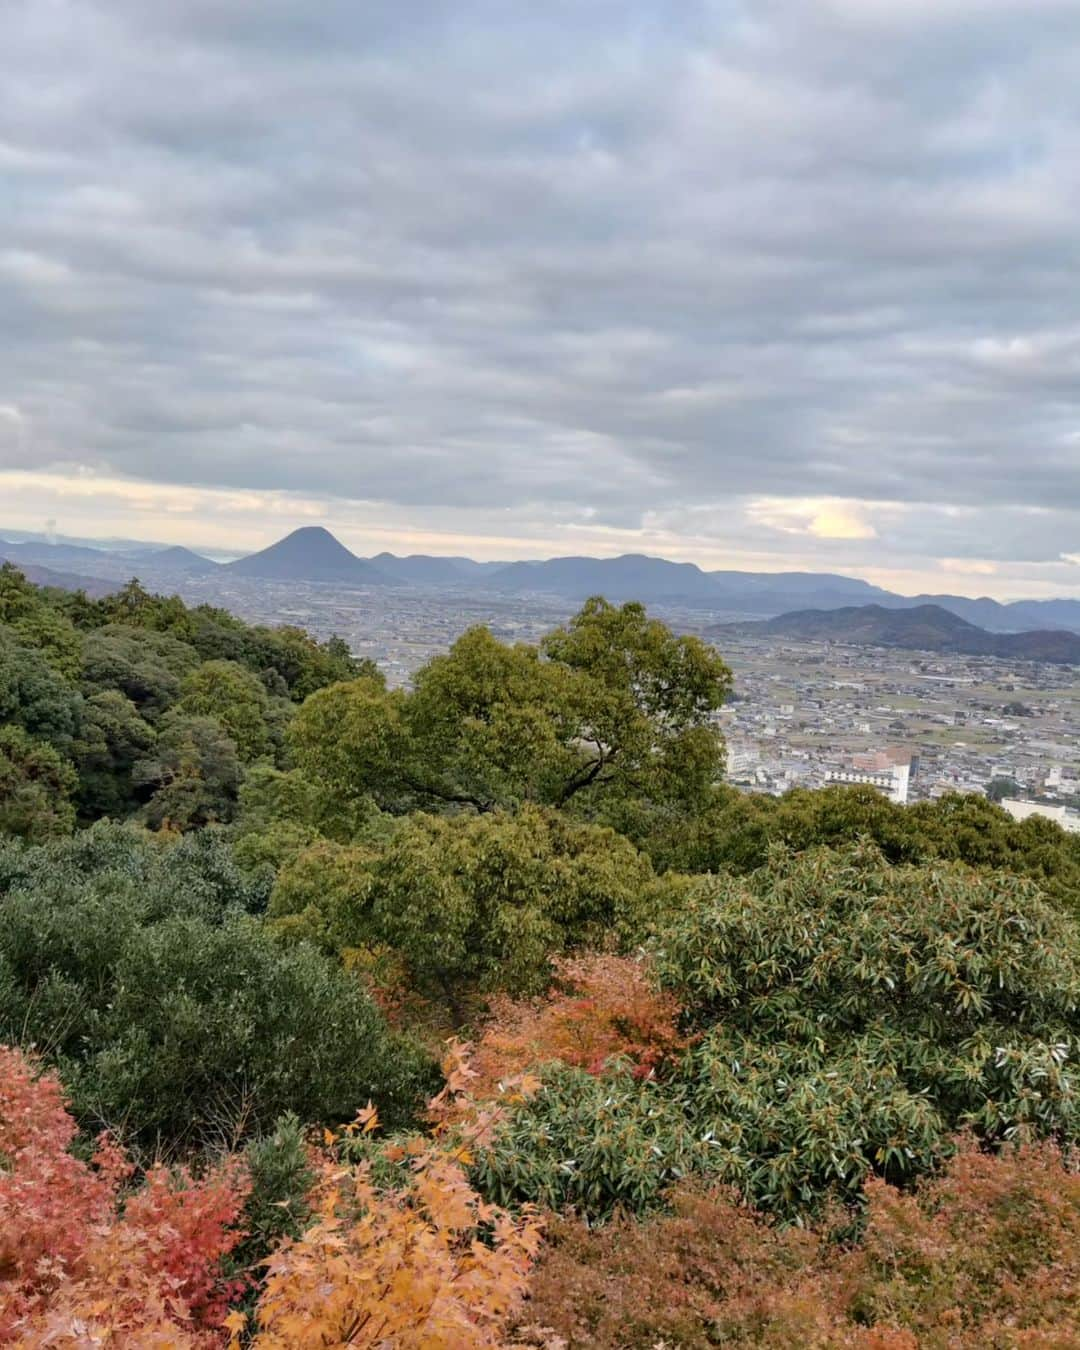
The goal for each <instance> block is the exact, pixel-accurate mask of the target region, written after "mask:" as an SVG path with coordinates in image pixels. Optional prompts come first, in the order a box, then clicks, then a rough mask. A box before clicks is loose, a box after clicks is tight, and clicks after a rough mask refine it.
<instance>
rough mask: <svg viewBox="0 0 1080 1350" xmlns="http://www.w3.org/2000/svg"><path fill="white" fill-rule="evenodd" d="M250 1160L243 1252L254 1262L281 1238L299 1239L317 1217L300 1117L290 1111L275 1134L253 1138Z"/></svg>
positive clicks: (248, 1150)
mask: <svg viewBox="0 0 1080 1350" xmlns="http://www.w3.org/2000/svg"><path fill="white" fill-rule="evenodd" d="M244 1162H245V1164H246V1166H247V1172H248V1176H249V1178H250V1180H251V1192H250V1194H249V1196H248V1200H247V1204H246V1205H245V1207H244V1222H243V1225H242V1226H243V1228H244V1230H245V1232H246V1233H247V1238H246V1239H245V1241H244V1244H243V1247H242V1248H241V1249H240V1251H239V1252H238V1253H237V1255H238V1257H239V1258H241V1260H242V1259H243V1258H246V1259H247V1261H248V1262H250V1261H254V1260H259V1259H261V1258H262V1257H263V1256H265V1255H266V1254H267V1253H268V1252H269V1251H270V1249H271V1248H272V1247H273V1246H274V1244H275V1243H276V1242H277V1241H278V1240H279V1239H281V1238H283V1237H291V1238H297V1237H299V1236H300V1234H301V1233H302V1232H303V1230H304V1227H305V1226H306V1224H307V1221H308V1219H309V1218H310V1217H311V1206H310V1204H309V1203H308V1196H309V1194H310V1193H311V1190H312V1187H313V1186H314V1185H315V1181H316V1173H315V1169H314V1168H313V1167H312V1165H311V1158H310V1155H309V1149H308V1144H307V1142H306V1140H305V1138H304V1126H303V1125H302V1123H301V1121H300V1118H299V1116H297V1115H296V1113H295V1112H292V1111H290V1112H287V1113H286V1114H285V1115H283V1116H282V1117H281V1118H280V1119H279V1120H278V1121H276V1122H275V1124H274V1128H273V1130H272V1131H271V1132H270V1133H269V1134H265V1135H262V1136H261V1137H260V1138H258V1139H253V1140H252V1141H251V1143H250V1144H248V1146H247V1148H246V1149H245V1150H244Z"/></svg>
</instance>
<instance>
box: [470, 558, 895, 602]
mask: <svg viewBox="0 0 1080 1350" xmlns="http://www.w3.org/2000/svg"><path fill="white" fill-rule="evenodd" d="M483 584H484V585H486V586H490V587H492V588H493V589H498V590H507V591H543V592H548V593H550V594H555V595H565V596H567V597H571V598H574V599H584V598H585V597H586V596H590V595H603V596H605V597H606V598H607V599H609V600H641V601H644V602H646V603H648V602H650V601H659V600H667V601H684V602H687V603H693V604H699V605H705V606H707V607H710V608H714V609H726V610H732V611H734V612H742V613H746V614H778V613H781V612H782V611H784V610H787V609H793V608H795V607H796V606H798V605H806V604H813V605H820V606H821V607H823V608H830V607H832V606H833V605H840V604H851V603H852V602H853V601H854V600H872V599H875V598H877V597H879V596H885V595H887V594H888V592H886V591H882V590H880V589H879V588H878V587H877V586H871V585H870V583H869V582H866V581H861V580H859V579H858V578H857V577H844V576H836V575H833V574H832V573H827V572H824V573H817V572H776V573H774V572H703V571H702V570H701V568H700V567H697V566H696V565H695V564H694V563H675V562H669V561H668V560H667V559H666V558H651V557H647V556H646V555H644V554H640V553H626V554H623V555H622V556H621V557H618V558H575V557H569V558H549V559H547V560H546V561H544V562H519V563H511V564H509V565H508V566H507V567H504V568H502V569H501V570H500V571H497V572H494V573H492V574H490V575H489V576H488V577H486V578H485V580H484V583H483Z"/></svg>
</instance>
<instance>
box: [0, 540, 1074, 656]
mask: <svg viewBox="0 0 1080 1350" xmlns="http://www.w3.org/2000/svg"><path fill="white" fill-rule="evenodd" d="M0 558H7V559H9V560H10V561H12V562H14V563H17V564H18V565H20V566H23V565H24V564H28V565H30V566H35V567H47V568H51V569H53V570H55V571H57V572H67V573H77V574H78V575H79V576H81V577H83V578H84V579H86V578H92V577H93V578H98V579H102V578H103V579H105V580H109V581H117V582H123V581H127V580H128V579H130V578H131V577H132V576H138V577H139V578H140V579H142V580H144V581H146V582H147V583H149V584H150V585H153V586H165V585H169V584H177V583H179V582H181V581H185V580H191V579H193V578H208V579H211V578H214V577H220V578H221V579H222V580H226V579H228V578H230V577H251V578H257V579H258V578H261V579H265V580H268V581H284V582H289V581H296V582H313V583H323V584H333V585H340V586H361V587H362V586H386V587H404V588H427V589H454V590H462V589H466V588H468V589H474V590H489V591H496V592H500V593H503V594H516V595H522V594H528V593H536V594H542V595H547V596H557V597H561V598H564V599H566V600H568V601H581V600H584V599H585V598H587V597H588V596H590V595H603V596H606V597H607V598H608V599H609V600H612V601H620V602H621V601H624V600H641V601H642V602H643V603H645V604H651V605H656V604H668V605H683V606H686V607H687V608H691V609H697V610H701V611H704V612H706V613H708V612H712V613H714V614H716V615H726V616H731V617H736V616H738V617H745V618H747V619H759V618H774V617H776V616H779V615H784V616H785V617H787V616H789V615H791V614H792V613H795V612H799V613H805V612H810V611H828V612H833V611H841V610H851V609H873V608H876V609H878V610H881V611H886V612H892V611H903V610H910V611H926V610H938V611H944V612H946V613H947V614H951V615H954V616H956V617H958V618H960V619H963V620H966V622H967V623H968V625H969V626H971V627H974V628H977V629H981V630H983V631H984V632H986V633H990V634H1009V633H1014V634H1015V633H1023V632H1026V631H1028V630H1033V629H1034V630H1038V631H1040V632H1048V631H1052V630H1057V631H1066V632H1072V633H1080V600H1072V599H1063V600H1018V601H1014V602H1012V603H1009V604H1002V603H1001V602H1000V601H997V600H992V599H990V598H989V597H982V598H980V599H977V600H973V599H970V598H969V597H967V596H962V595H916V596H905V595H897V594H894V593H893V592H891V591H886V590H883V589H882V588H881V587H879V586H874V585H872V584H871V583H870V582H868V581H863V580H861V579H860V578H859V577H849V576H843V575H840V574H838V573H833V572H734V571H712V572H708V571H705V570H703V569H702V568H700V567H697V566H696V565H695V564H694V563H679V562H672V561H670V560H669V559H667V558H653V557H648V556H646V555H645V554H640V553H627V554H623V555H622V556H621V557H618V558H589V557H566V558H547V559H543V560H536V561H527V562H476V561H475V560H474V559H472V558H465V557H442V556H439V555H434V554H410V555H408V556H405V557H399V556H397V555H395V554H393V553H379V554H377V555H376V556H375V557H373V558H360V557H358V556H357V555H356V554H355V553H352V552H350V551H349V549H347V548H346V547H345V545H344V544H342V543H341V541H340V540H338V539H336V538H335V537H334V536H333V535H332V534H331V533H330V531H329V530H327V529H324V528H323V527H322V526H320V525H309V526H305V527H303V528H301V529H298V530H293V531H292V533H291V534H288V535H286V536H285V538H283V539H279V540H278V541H277V543H274V544H271V545H270V546H269V547H268V548H264V549H261V550H260V551H259V552H258V553H252V554H250V555H249V556H248V557H244V558H239V559H237V560H236V561H235V562H228V563H217V562H214V561H212V560H211V559H210V558H205V557H203V556H202V555H201V554H199V553H197V552H194V551H193V550H191V549H189V548H183V547H178V546H177V547H172V548H166V547H163V546H158V547H156V548H154V547H151V546H147V545H135V544H131V545H130V546H128V547H125V548H123V549H119V548H110V549H106V548H90V547H87V546H86V545H85V544H83V543H80V544H65V543H51V542H44V541H26V540H24V541H21V542H16V541H12V542H6V541H4V540H3V539H0ZM924 621H925V620H922V621H920V620H919V619H918V618H916V619H915V620H913V621H912V622H913V623H916V624H918V623H919V622H924ZM931 627H932V625H931ZM882 631H883V632H887V631H888V630H887V629H886V628H883V629H882ZM897 631H901V630H899V629H898V630H897ZM903 631H904V632H910V631H911V630H910V629H904V630H903ZM1047 659H1050V658H1047Z"/></svg>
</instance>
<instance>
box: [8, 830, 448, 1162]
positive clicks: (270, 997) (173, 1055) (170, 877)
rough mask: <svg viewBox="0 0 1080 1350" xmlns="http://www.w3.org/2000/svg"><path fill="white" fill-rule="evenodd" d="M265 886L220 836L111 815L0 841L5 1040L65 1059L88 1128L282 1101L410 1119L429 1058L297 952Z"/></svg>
mask: <svg viewBox="0 0 1080 1350" xmlns="http://www.w3.org/2000/svg"><path fill="white" fill-rule="evenodd" d="M264 903H265V882H264V881H262V880H260V879H258V878H256V879H252V878H250V877H248V876H247V875H245V874H244V873H241V872H240V871H238V870H237V869H236V867H235V866H234V864H233V863H232V860H231V856H230V853H229V850H228V848H227V846H226V845H225V844H224V842H223V841H222V840H220V839H219V838H217V837H216V836H215V835H214V834H213V833H212V832H209V831H204V832H203V833H202V834H201V835H200V836H198V837H197V838H194V839H189V840H184V841H183V842H181V843H177V844H169V843H165V842H162V841H158V840H155V839H153V838H152V837H150V836H145V835H140V833H139V832H138V831H136V830H133V829H132V828H131V827H120V826H97V827H95V828H93V829H92V830H90V831H87V832H84V833H83V834H81V835H78V836H76V837H75V838H74V839H72V840H70V841H64V842H61V843H56V844H51V845H48V846H45V847H40V848H25V847H19V846H17V845H7V846H6V847H3V848H0V917H2V923H0V1040H4V1041H11V1042H15V1043H19V1044H35V1045H37V1046H38V1047H39V1049H40V1050H41V1051H42V1052H43V1053H44V1054H45V1055H46V1057H47V1059H48V1060H49V1061H50V1062H53V1063H56V1064H57V1065H58V1066H59V1068H60V1070H61V1073H62V1075H63V1077H64V1081H65V1083H66V1084H67V1086H68V1087H69V1089H70V1090H71V1092H72V1096H73V1102H74V1107H75V1110H76V1112H77V1113H78V1115H79V1117H80V1119H81V1120H82V1122H83V1123H84V1125H85V1126H86V1127H88V1128H97V1127H99V1126H100V1125H103V1124H105V1125H109V1126H112V1127H116V1128H119V1129H121V1130H123V1131H124V1132H126V1133H127V1134H129V1135H130V1136H131V1137H133V1138H134V1139H136V1140H137V1141H139V1142H140V1143H142V1144H143V1145H145V1146H147V1147H151V1148H153V1147H156V1146H157V1145H158V1144H163V1145H166V1146H168V1147H175V1146H178V1145H182V1146H195V1145H198V1144H202V1143H208V1142H214V1141H216V1142H221V1141H222V1140H226V1141H230V1142H231V1141H232V1139H233V1138H234V1137H240V1136H242V1135H244V1134H246V1133H249V1132H257V1131H259V1130H267V1129H269V1128H270V1127H271V1125H272V1124H273V1122H274V1121H275V1120H276V1119H277V1118H278V1117H279V1116H280V1115H281V1114H282V1113H283V1112H286V1111H290V1110H295V1111H299V1112H302V1113H303V1115H304V1118H305V1119H308V1120H322V1121H326V1122H329V1123H336V1122H339V1121H341V1120H347V1119H349V1118H351V1116H352V1115H353V1114H354V1113H355V1111H356V1110H357V1109H358V1107H359V1106H360V1105H363V1104H364V1103H365V1102H366V1101H367V1099H368V1098H369V1097H371V1098H373V1099H374V1100H375V1101H376V1103H378V1104H379V1105H380V1109H381V1110H382V1111H383V1112H384V1113H385V1114H386V1116H387V1119H388V1120H391V1121H394V1120H398V1121H400V1120H402V1119H403V1118H406V1117H407V1116H408V1114H409V1112H410V1111H411V1110H412V1108H413V1107H414V1105H415V1102H416V1099H417V1097H418V1095H419V1093H418V1089H419V1088H421V1087H422V1086H423V1087H426V1086H427V1081H425V1075H429V1074H430V1069H429V1067H428V1066H427V1064H426V1061H425V1060H424V1059H423V1057H422V1056H420V1055H419V1054H418V1052H417V1051H415V1050H414V1049H412V1048H411V1047H410V1046H409V1045H408V1044H407V1043H403V1042H401V1041H400V1039H398V1038H395V1037H393V1036H391V1034H390V1033H389V1032H388V1030H387V1028H386V1025H385V1023H384V1022H383V1020H382V1017H381V1015H380V1014H379V1013H378V1011H377V1010H376V1009H375V1007H374V1006H373V1005H372V1003H371V1002H370V1000H369V999H368V997H367V995H366V994H365V993H364V992H363V990H362V989H361V988H360V986H359V984H358V983H357V982H356V981H355V980H354V979H353V978H352V977H351V976H349V975H348V974H347V973H346V972H344V971H343V970H342V969H341V968H340V967H339V966H338V965H337V964H336V963H335V962H332V961H328V960H326V959H325V958H323V957H322V956H320V955H319V954H318V953H317V952H316V951H315V950H313V949H312V948H310V947H308V946H306V945H303V944H301V945H298V946H295V947H292V948H289V949H283V948H282V947H280V946H279V945H278V944H276V943H275V942H274V941H273V940H272V938H271V937H270V936H269V934H267V933H266V931H265V930H264V928H263V926H262V924H261V923H260V922H259V920H258V919H257V918H256V917H254V913H255V912H257V911H258V910H260V909H261V908H262V906H263V904H264Z"/></svg>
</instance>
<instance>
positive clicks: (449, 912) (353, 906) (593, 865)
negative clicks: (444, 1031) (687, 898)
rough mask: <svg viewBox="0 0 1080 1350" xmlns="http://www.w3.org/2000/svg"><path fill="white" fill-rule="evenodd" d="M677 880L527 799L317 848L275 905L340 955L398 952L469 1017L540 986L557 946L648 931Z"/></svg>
mask: <svg viewBox="0 0 1080 1350" xmlns="http://www.w3.org/2000/svg"><path fill="white" fill-rule="evenodd" d="M674 884H675V883H674V879H672V880H669V881H667V882H661V881H658V880H657V878H656V877H655V875H654V874H653V870H652V866H651V865H650V863H649V861H648V859H647V858H646V857H644V856H643V855H642V854H640V853H638V852H637V850H636V849H635V848H634V847H633V845H632V844H630V843H629V842H628V841H627V840H625V839H622V838H620V837H619V836H618V835H616V834H615V833H614V832H613V831H611V830H608V829H604V828H602V827H600V826H596V825H587V824H579V823H577V822H574V821H571V820H567V819H566V817H565V816H563V815H561V814H560V813H558V812H555V811H551V810H542V809H540V808H538V807H534V806H526V807H523V808H522V809H521V810H520V811H518V812H516V813H515V814H512V815H510V814H504V813H501V812H495V813H490V814H484V815H480V816H476V815H459V816H450V817H447V816H430V815H416V816H412V817H410V818H409V819H408V820H406V821H403V822H401V823H400V824H399V826H398V827H397V829H396V830H395V831H394V833H393V836H392V838H391V839H390V841H389V843H387V844H385V845H384V846H382V847H378V846H371V845H366V846H359V847H357V846H341V845H335V844H332V843H329V842H325V841H324V842H322V843H320V844H316V845H314V846H313V847H312V848H310V849H308V850H307V851H305V852H304V853H302V854H300V856H299V857H298V858H297V859H296V861H295V862H293V863H292V864H291V865H290V866H288V867H286V868H285V869H284V870H283V872H282V873H281V875H280V877H279V878H278V881H277V885H276V886H275V889H274V893H273V897H272V900H271V907H270V912H271V914H272V915H273V916H275V917H277V918H278V919H279V921H280V926H281V928H282V930H283V931H285V932H291V933H293V934H294V935H301V936H304V937H307V938H311V939H314V940H318V941H320V942H322V943H324V944H326V945H327V946H328V947H329V948H330V949H331V950H334V951H338V952H341V951H344V950H347V949H349V948H365V949H369V950H371V949H376V948H381V947H387V948H390V949H391V950H392V951H393V952H394V953H395V954H396V955H397V956H398V957H399V958H400V959H401V960H402V962H403V963H404V965H405V968H406V970H407V972H408V983H409V984H410V985H411V986H412V987H413V988H416V989H418V990H420V991H422V992H423V993H425V994H427V995H428V996H429V997H434V998H436V999H438V1000H440V1001H444V1002H445V1003H446V1004H448V1005H449V1007H450V1008H451V1010H452V1012H453V1013H454V1014H455V1016H456V1017H457V1018H458V1020H461V1018H462V1017H463V1016H464V1015H465V1012H466V1011H467V1008H468V1006H469V1002H470V996H472V995H474V994H477V993H479V994H483V993H487V992H490V991H492V990H495V989H506V990H510V991H513V992H515V993H522V992H536V991H538V990H540V989H543V988H544V987H545V986H546V983H547V980H548V978H549V975H550V970H551V966H550V960H551V957H552V956H553V955H554V954H557V953H559V952H562V951H565V950H567V949H568V948H573V947H579V946H594V947H603V946H612V945H623V946H625V945H626V944H627V943H630V942H633V941H635V940H640V939H641V938H642V937H643V936H644V933H645V929H646V925H647V922H648V921H649V919H651V918H652V917H653V915H654V914H655V912H656V910H657V909H658V908H659V907H660V906H661V904H662V903H663V901H664V898H665V897H666V896H667V894H668V893H669V892H670V891H671V889H672V888H673V886H674ZM286 916H289V917H286Z"/></svg>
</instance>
